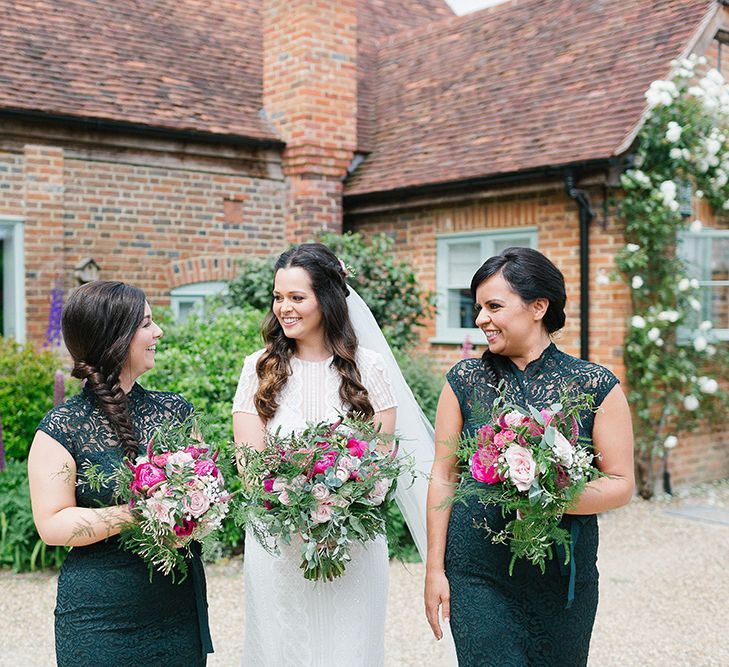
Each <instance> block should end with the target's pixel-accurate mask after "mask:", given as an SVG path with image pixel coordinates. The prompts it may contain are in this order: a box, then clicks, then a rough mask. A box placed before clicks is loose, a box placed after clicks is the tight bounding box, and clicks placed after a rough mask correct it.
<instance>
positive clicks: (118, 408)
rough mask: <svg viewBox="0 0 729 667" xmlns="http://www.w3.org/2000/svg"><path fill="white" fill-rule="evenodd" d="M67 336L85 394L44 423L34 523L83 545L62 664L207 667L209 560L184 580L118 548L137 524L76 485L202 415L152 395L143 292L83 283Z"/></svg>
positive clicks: (150, 334)
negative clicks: (124, 532) (147, 384)
mask: <svg viewBox="0 0 729 667" xmlns="http://www.w3.org/2000/svg"><path fill="white" fill-rule="evenodd" d="M62 330H63V337H64V341H65V344H66V347H67V349H68V351H69V353H70V354H71V357H72V359H73V371H72V375H73V376H74V377H77V378H79V379H81V380H83V381H84V385H83V389H82V390H81V392H80V393H79V394H78V395H76V396H74V397H72V398H70V399H69V400H68V401H66V403H64V404H63V405H60V406H58V407H55V408H53V409H52V410H51V411H50V412H48V414H46V416H45V417H44V418H43V419H42V420H41V422H40V424H39V426H38V430H37V432H36V434H35V438H34V440H33V444H32V446H31V449H30V454H29V456H28V475H29V480H30V495H31V502H32V506H33V518H34V520H35V524H36V527H37V529H38V533H39V534H40V536H41V538H42V539H43V541H44V542H45V543H46V544H50V545H67V546H71V547H73V548H72V549H71V551H70V553H69V554H68V557H67V558H66V560H65V562H64V564H63V567H62V568H61V572H60V574H59V578H58V593H57V597H56V610H55V616H56V622H55V639H56V661H57V664H58V665H59V666H61V667H65V666H70V665H73V666H74V667H95V666H98V665H104V666H105V667H116V666H119V667H121V666H122V665H124V666H128V665H134V664H142V663H146V664H153V665H158V664H159V665H161V664H165V665H180V666H183V665H184V666H185V667H188V666H199V665H205V663H206V655H207V653H210V652H212V644H211V641H210V634H209V631H208V623H207V601H206V596H205V575H204V572H203V568H202V563H201V561H200V557H199V554H197V555H195V556H194V557H193V558H192V560H191V562H190V570H189V571H190V576H188V577H187V578H186V579H185V580H184V581H182V582H180V583H174V582H173V581H172V579H171V578H170V577H165V576H163V575H162V574H160V573H158V572H155V573H154V575H153V576H152V577H151V578H150V575H149V570H148V567H147V564H146V563H145V562H143V561H142V560H141V559H140V558H139V557H138V556H137V555H135V554H131V553H129V552H126V551H124V550H122V549H120V546H119V539H118V537H117V535H118V533H119V531H120V527H121V525H122V524H124V523H125V522H127V521H129V520H130V519H131V515H130V512H129V509H128V507H127V506H125V505H115V504H114V499H113V493H112V489H111V488H109V487H108V486H101V488H99V489H92V488H90V487H89V486H88V485H87V484H82V485H79V486H77V485H76V474H77V471H78V470H81V469H82V468H83V467H84V466H85V465H87V464H93V465H97V466H99V468H100V469H101V470H103V471H104V472H106V473H111V472H113V470H115V469H116V468H118V467H119V465H120V464H121V463H122V461H123V460H124V459H125V458H127V459H135V458H136V457H137V456H138V455H139V454H141V453H142V452H143V449H144V446H145V445H146V443H147V442H148V441H149V440H150V439H151V438H152V437H153V436H154V434H155V432H156V431H157V429H158V428H159V427H160V426H161V425H162V424H163V423H165V422H170V421H172V422H182V421H183V420H184V419H185V418H187V417H188V416H189V415H190V414H191V413H192V411H193V408H192V405H191V404H190V403H188V402H187V401H186V400H184V399H183V398H182V397H180V396H178V395H176V394H173V393H169V392H156V391H147V390H145V389H143V388H142V387H141V386H140V385H138V384H137V383H136V380H137V378H138V377H139V376H140V375H142V374H143V373H145V372H146V371H148V370H150V369H152V368H153V367H154V357H155V350H156V345H157V342H158V341H159V339H160V337H161V336H162V329H160V328H159V327H158V326H157V324H155V322H154V321H153V320H152V312H151V309H150V307H149V304H148V303H147V300H146V298H145V296H144V293H143V292H142V290H140V289H138V288H136V287H133V286H131V285H127V284H124V283H121V282H116V281H97V282H93V283H88V284H86V285H83V286H82V287H79V288H78V289H77V290H76V291H75V292H74V293H73V294H72V295H71V297H70V298H69V300H68V303H67V305H66V307H65V308H64V311H63V316H62Z"/></svg>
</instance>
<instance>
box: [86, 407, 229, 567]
mask: <svg viewBox="0 0 729 667" xmlns="http://www.w3.org/2000/svg"><path fill="white" fill-rule="evenodd" d="M197 436H199V433H198V427H197V424H196V423H195V422H194V421H193V418H190V419H188V420H186V421H185V422H183V423H181V424H178V425H174V426H173V425H172V424H165V425H164V426H163V427H162V428H161V429H160V430H159V431H158V432H157V433H156V434H155V437H154V439H153V440H150V441H149V443H148V444H147V449H146V452H145V453H144V455H142V456H138V457H137V458H136V460H135V461H133V462H132V461H129V460H128V459H125V461H124V464H123V465H121V466H120V467H119V468H118V469H116V470H115V471H114V472H113V473H112V474H110V475H107V474H105V473H104V471H101V470H100V469H99V468H98V466H86V467H85V468H83V469H82V471H81V473H80V475H79V483H82V484H84V483H86V484H89V485H91V486H92V487H95V488H100V487H101V486H107V485H109V486H111V487H112V488H113V489H114V498H115V500H116V501H117V502H120V503H129V508H130V510H131V514H132V521H131V522H128V523H126V524H124V525H123V526H122V528H121V532H120V534H119V537H120V540H121V543H122V546H123V547H124V548H125V549H127V550H128V551H131V552H132V553H135V554H137V555H139V556H140V557H141V558H142V559H143V560H144V561H145V562H146V563H147V564H148V565H149V568H150V576H151V574H152V571H153V569H155V568H156V569H157V570H159V571H160V572H162V573H164V574H170V573H172V574H173V576H174V574H175V573H181V574H182V575H183V577H184V575H185V574H186V573H187V563H186V562H185V558H186V557H187V556H189V555H190V549H191V546H192V543H193V542H200V543H204V541H205V538H207V537H208V536H210V535H211V534H212V533H213V532H214V531H216V530H217V529H218V528H220V526H221V524H222V521H223V518H224V517H225V515H226V514H227V513H228V510H229V501H230V498H231V496H230V494H229V493H228V492H227V491H226V489H225V480H224V476H223V472H222V471H221V468H220V466H219V464H218V454H219V452H217V451H212V450H211V448H210V447H208V445H206V444H204V443H203V442H201V440H199V439H198V437H197Z"/></svg>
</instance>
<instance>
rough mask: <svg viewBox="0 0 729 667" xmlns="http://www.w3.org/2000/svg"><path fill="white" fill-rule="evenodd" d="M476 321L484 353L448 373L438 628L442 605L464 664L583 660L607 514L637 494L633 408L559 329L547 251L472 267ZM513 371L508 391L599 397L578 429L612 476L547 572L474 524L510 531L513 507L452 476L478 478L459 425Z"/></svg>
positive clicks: (441, 445)
mask: <svg viewBox="0 0 729 667" xmlns="http://www.w3.org/2000/svg"><path fill="white" fill-rule="evenodd" d="M471 294H472V295H473V299H474V301H475V304H476V308H477V310H478V315H477V316H476V326H478V327H479V328H480V329H481V330H482V331H483V332H484V334H485V336H486V342H487V344H488V350H487V351H486V352H485V353H484V355H483V357H482V358H481V359H463V360H461V361H459V362H458V363H457V364H456V365H455V366H454V367H453V368H451V370H450V371H448V374H447V376H446V377H447V382H446V384H445V386H444V387H443V391H442V393H441V397H440V400H439V403H438V411H437V416H436V428H435V436H436V455H435V463H434V465H433V471H432V477H431V481H430V489H429V493H428V559H427V568H426V580H425V608H426V614H427V617H428V622H429V623H430V625H431V628H432V630H433V633H434V634H435V636H436V638H437V639H440V638H441V637H442V630H441V626H440V618H439V610H440V611H441V614H442V618H443V619H446V620H448V619H450V627H451V630H452V633H453V638H454V641H455V644H456V651H457V653H458V664H459V665H460V667H469V666H472V667H486V666H487V665H494V666H497V665H498V666H499V667H502V666H503V667H506V666H507V665H508V666H509V667H527V666H534V667H536V666H539V667H577V666H582V665H585V664H586V663H587V655H588V650H589V646H590V636H591V633H592V626H593V622H594V619H595V612H596V610H597V599H598V572H597V566H596V561H597V544H598V529H597V516H596V515H597V513H599V512H604V511H606V510H609V509H613V508H615V507H620V506H621V505H624V504H626V503H627V502H629V501H630V498H631V497H632V494H633V486H634V480H633V433H632V427H631V420H630V410H629V408H628V404H627V401H626V400H625V396H624V394H623V392H622V391H621V389H620V387H619V386H618V379H617V378H616V377H615V376H614V375H613V374H612V373H611V372H610V371H609V370H607V369H606V368H604V367H603V366H599V365H598V364H595V363H590V362H588V361H583V360H582V359H577V358H575V357H571V356H570V355H568V354H565V353H564V352H562V351H560V350H559V349H557V347H555V345H554V343H553V342H552V340H551V335H552V334H553V333H554V332H556V331H558V330H559V329H561V328H562V327H563V326H564V322H565V312H564V306H565V302H566V298H567V297H566V291H565V283H564V277H563V276H562V273H561V272H560V271H559V269H557V267H556V266H555V265H554V264H552V262H551V261H549V259H547V258H546V257H545V256H544V255H542V254H541V253H539V252H537V251H536V250H532V249H530V248H507V249H506V250H504V251H503V252H502V253H501V254H500V255H497V256H495V257H491V258H490V259H488V260H487V261H486V262H485V263H484V264H483V266H481V268H480V269H478V271H476V274H475V275H474V276H473V280H472V282H471ZM500 382H503V384H504V387H505V391H506V395H507V398H508V399H509V400H510V401H511V402H513V403H517V404H519V405H521V406H526V405H527V404H528V405H532V406H534V407H536V408H538V409H540V408H546V407H548V406H550V405H551V404H553V403H557V402H558V401H559V399H560V395H561V392H562V389H563V388H564V387H565V386H567V385H570V384H573V385H576V387H577V388H578V389H579V391H580V392H581V393H586V394H591V395H592V396H593V397H594V402H595V406H596V407H597V408H598V409H597V412H596V413H594V414H593V413H588V414H584V415H583V419H582V424H581V426H580V435H582V436H585V437H587V438H589V439H590V440H591V442H592V447H593V450H594V452H595V454H597V456H598V458H597V459H596V464H597V466H598V468H599V469H600V470H601V471H602V472H603V473H605V475H606V476H604V477H600V478H599V479H597V480H595V481H593V482H590V483H589V484H588V486H587V488H586V489H585V491H584V492H583V493H582V494H581V495H580V496H579V498H578V500H577V501H576V503H575V505H574V506H573V507H572V508H571V510H570V511H569V513H568V514H567V515H566V516H565V517H564V518H563V520H562V526H563V527H564V528H565V529H566V530H568V531H569V532H570V535H571V538H572V551H571V560H570V563H569V565H567V566H565V565H564V560H565V553H564V551H562V552H561V553H560V552H559V551H558V553H557V556H556V557H555V558H553V559H552V560H550V561H548V562H547V564H546V572H545V573H544V574H542V573H541V571H540V569H539V568H538V567H536V566H534V565H532V564H531V563H529V562H528V561H525V560H521V561H518V562H517V563H516V564H515V566H514V571H513V576H512V575H509V563H510V560H511V552H510V550H509V547H508V545H505V544H493V543H492V542H491V539H490V538H489V537H488V535H486V534H485V532H484V530H483V529H482V528H478V527H477V526H476V524H483V523H484V522H486V523H487V524H488V526H489V527H490V528H491V529H493V530H494V531H500V530H502V529H503V528H504V526H505V524H506V523H507V522H508V521H510V520H511V519H512V518H514V517H513V515H507V516H505V517H504V516H502V515H501V509H500V508H499V507H493V506H489V507H485V506H484V505H482V504H481V503H479V502H478V500H477V499H475V498H473V497H472V498H471V499H469V500H468V502H466V503H457V504H455V505H452V506H451V505H449V504H448V502H447V500H448V498H449V497H450V496H451V494H452V491H453V488H454V485H456V484H458V483H462V484H479V482H476V481H475V480H473V479H468V478H467V477H466V476H465V475H464V476H463V479H460V472H461V471H460V469H459V467H458V463H457V460H456V458H455V456H454V455H453V449H452V447H453V442H454V439H455V438H457V437H458V436H459V435H460V434H461V433H468V434H472V433H473V432H474V431H475V430H476V429H478V428H479V427H480V426H481V425H482V423H480V422H479V417H478V415H479V414H483V412H482V410H479V409H476V408H486V409H487V410H488V409H489V407H490V405H491V404H492V402H493V400H494V399H495V398H496V391H495V388H496V387H497V386H498V385H499V383H500Z"/></svg>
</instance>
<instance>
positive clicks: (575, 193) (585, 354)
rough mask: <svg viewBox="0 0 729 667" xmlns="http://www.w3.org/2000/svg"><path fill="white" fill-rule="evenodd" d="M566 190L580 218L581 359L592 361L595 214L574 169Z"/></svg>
mask: <svg viewBox="0 0 729 667" xmlns="http://www.w3.org/2000/svg"><path fill="white" fill-rule="evenodd" d="M564 188H565V191H566V192H567V195H568V196H569V197H570V199H573V200H574V201H575V203H576V204H577V209H578V212H579V216H580V357H581V358H582V359H584V360H585V361H589V360H590V221H591V220H592V219H593V218H594V217H595V213H594V211H593V210H592V207H591V206H590V198H589V196H588V194H587V192H586V191H585V190H580V189H578V188H577V187H576V179H575V174H574V172H573V171H572V169H566V170H565V171H564Z"/></svg>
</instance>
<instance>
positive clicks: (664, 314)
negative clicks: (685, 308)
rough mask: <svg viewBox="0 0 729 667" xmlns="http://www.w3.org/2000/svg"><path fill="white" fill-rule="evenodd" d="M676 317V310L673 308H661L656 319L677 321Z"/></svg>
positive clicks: (677, 316)
mask: <svg viewBox="0 0 729 667" xmlns="http://www.w3.org/2000/svg"><path fill="white" fill-rule="evenodd" d="M678 318H679V315H678V312H677V311H675V310H662V311H661V312H660V313H658V319H659V320H661V322H677V321H678Z"/></svg>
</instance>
